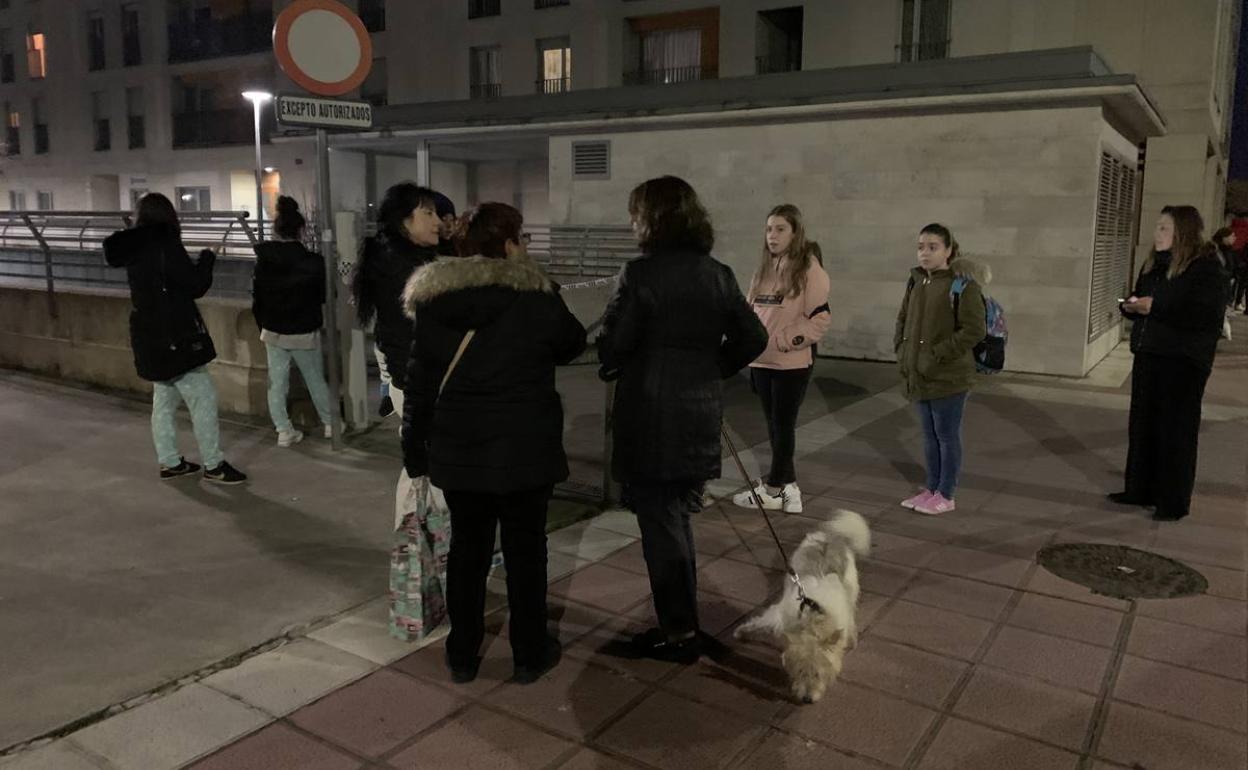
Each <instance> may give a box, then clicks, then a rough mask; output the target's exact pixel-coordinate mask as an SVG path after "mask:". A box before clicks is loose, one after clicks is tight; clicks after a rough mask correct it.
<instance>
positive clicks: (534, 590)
mask: <svg viewBox="0 0 1248 770" xmlns="http://www.w3.org/2000/svg"><path fill="white" fill-rule="evenodd" d="M551 491H552V490H551V488H550V487H543V488H541V489H533V490H526V491H523V492H512V493H510V494H505V495H492V494H484V493H480V492H458V491H455V490H450V489H448V490H446V504H447V506H448V507H449V508H450V509H451V552H450V556H449V557H448V560H447V578H446V582H447V585H446V604H447V613H448V614H449V616H450V619H451V633H450V635H449V636H448V637H447V640H446V650H447V657H448V658H449V659H450V662H451V665H453V666H469V665H471V664H472V663H473V662H474V661H475V660H476V658H477V656H478V655H479V654H480V651H481V642H482V641H483V639H484V638H485V581H486V578H488V577H489V573H490V562H491V561H492V560H493V556H494V533H495V529H496V527H497V528H501V534H502V542H503V561H504V564H505V565H506V568H507V602H508V604H509V605H510V606H509V613H510V624H511V625H510V635H511V653H512V657H513V658H514V659H515V662H516V665H528V666H540V665H541V664H542V660H543V658H544V655H545V649H546V506H547V504H548V503H549V502H550V495H551Z"/></svg>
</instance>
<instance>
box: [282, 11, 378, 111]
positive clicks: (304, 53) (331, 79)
mask: <svg viewBox="0 0 1248 770" xmlns="http://www.w3.org/2000/svg"><path fill="white" fill-rule="evenodd" d="M273 52H274V54H275V55H276V56H277V63H278V65H279V66H281V68H282V71H283V72H285V73H286V74H287V76H289V77H290V79H291V80H293V81H295V83H296V84H298V85H299V87H301V88H303V89H304V90H307V91H310V92H311V93H314V94H318V95H320V96H341V95H342V94H345V93H347V92H348V91H351V90H352V89H355V88H359V86H360V84H361V83H363V82H364V78H366V77H368V71H369V70H370V69H372V66H373V41H372V39H371V38H369V36H368V30H367V29H365V28H364V23H363V22H362V21H360V17H358V16H356V15H355V13H353V12H352V11H351V9H349V8H347V7H346V6H345V5H343V4H342V3H340V2H338V1H337V0H296V1H295V2H294V3H291V4H290V5H289V6H287V8H286V10H284V11H282V12H281V14H280V15H278V17H277V23H276V24H275V25H274V26H273Z"/></svg>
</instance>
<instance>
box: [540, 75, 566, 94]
mask: <svg viewBox="0 0 1248 770" xmlns="http://www.w3.org/2000/svg"><path fill="white" fill-rule="evenodd" d="M571 90H572V78H546V79H544V80H538V81H537V92H538V93H539V94H566V93H567V92H568V91H571Z"/></svg>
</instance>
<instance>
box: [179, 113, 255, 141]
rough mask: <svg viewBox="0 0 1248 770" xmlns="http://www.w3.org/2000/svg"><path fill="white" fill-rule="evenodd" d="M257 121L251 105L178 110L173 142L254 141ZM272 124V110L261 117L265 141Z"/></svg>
mask: <svg viewBox="0 0 1248 770" xmlns="http://www.w3.org/2000/svg"><path fill="white" fill-rule="evenodd" d="M253 121H254V116H253V114H252V110H251V108H250V107H238V108H235V109H228V110H205V111H202V112H182V113H177V114H175V115H174V116H173V146H174V148H181V147H211V146H216V145H226V144H251V143H252V142H253V141H255V124H254V122H253ZM270 127H271V126H270V121H269V114H268V113H265V114H264V115H262V117H261V121H260V133H261V140H262V141H267V140H268V137H269V130H270Z"/></svg>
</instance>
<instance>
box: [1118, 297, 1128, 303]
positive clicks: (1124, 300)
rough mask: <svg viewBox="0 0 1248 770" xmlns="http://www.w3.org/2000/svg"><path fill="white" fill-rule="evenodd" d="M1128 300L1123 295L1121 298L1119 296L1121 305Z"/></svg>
mask: <svg viewBox="0 0 1248 770" xmlns="http://www.w3.org/2000/svg"><path fill="white" fill-rule="evenodd" d="M1126 301H1127V300H1126V299H1125V298H1123V297H1119V298H1118V304H1119V305H1122V304H1125V303H1126Z"/></svg>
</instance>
